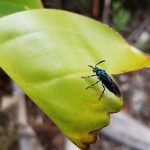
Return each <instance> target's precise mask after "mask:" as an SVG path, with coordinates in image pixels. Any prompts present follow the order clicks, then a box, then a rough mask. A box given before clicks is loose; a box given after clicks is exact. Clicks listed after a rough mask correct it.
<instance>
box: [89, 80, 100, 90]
mask: <svg viewBox="0 0 150 150" xmlns="http://www.w3.org/2000/svg"><path fill="white" fill-rule="evenodd" d="M98 82H100V81H97V82H95V83H94V84H92V85H90V86H88V87H86V90H87V89H88V88H91V87H92V86H94V85H95V84H97V83H98Z"/></svg>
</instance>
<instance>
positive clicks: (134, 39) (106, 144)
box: [0, 0, 150, 150]
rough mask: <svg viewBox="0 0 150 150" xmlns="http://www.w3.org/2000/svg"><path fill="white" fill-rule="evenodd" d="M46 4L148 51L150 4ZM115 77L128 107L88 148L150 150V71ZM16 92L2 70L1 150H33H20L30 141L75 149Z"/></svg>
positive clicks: (39, 147) (148, 0) (60, 0)
mask: <svg viewBox="0 0 150 150" xmlns="http://www.w3.org/2000/svg"><path fill="white" fill-rule="evenodd" d="M42 3H43V6H44V7H45V8H55V9H63V10H67V11H71V12H75V13H78V14H82V15H84V16H88V17H90V18H93V19H96V20H98V21H100V22H103V23H105V24H107V25H108V26H110V27H112V28H113V29H115V30H116V31H117V32H119V33H120V34H121V35H122V36H123V37H124V38H125V39H126V40H127V41H128V42H129V43H130V44H132V45H134V46H136V47H137V48H139V49H140V50H141V51H143V52H145V53H150V0H142V1H141V0H132V1H131V0H42ZM115 78H116V80H117V81H118V85H119V88H120V90H121V92H122V95H123V98H124V108H123V110H122V112H121V113H119V114H116V115H114V117H113V115H112V120H111V125H110V126H109V127H108V128H106V129H104V130H102V131H101V132H100V133H99V135H98V136H99V140H98V141H97V143H96V144H93V145H91V146H90V148H89V149H90V150H136V149H137V150H150V69H148V68H145V69H142V70H139V71H134V72H129V73H125V74H122V75H117V76H115ZM14 89H15V90H14ZM17 90H19V89H17V87H15V86H14V84H13V83H12V81H11V79H10V78H9V77H8V76H7V75H6V74H5V73H4V72H3V71H2V70H0V150H32V149H31V147H30V145H25V147H26V149H21V144H26V143H28V140H29V141H30V142H31V143H32V144H33V145H34V149H35V150H73V149H68V148H67V146H66V143H67V141H66V138H65V137H64V136H63V135H62V133H61V132H60V131H59V129H58V128H57V127H56V126H55V124H54V123H53V122H52V121H51V120H50V119H49V118H48V117H47V116H46V115H45V114H44V113H43V112H42V111H41V110H40V109H39V108H38V107H36V105H35V104H34V103H32V101H30V99H29V98H28V97H27V96H23V94H22V92H21V91H19V93H20V94H19V95H15V92H14V91H17ZM12 95H13V96H12ZM16 97H17V98H16ZM18 97H19V98H18ZM18 99H23V100H22V101H21V102H18V101H19V100H18ZM19 108H22V109H21V110H20V109H19ZM19 115H23V116H24V117H23V118H24V119H22V116H21V117H20V116H19ZM18 122H22V125H21V126H20V124H18ZM23 139H26V140H23ZM20 143H21V144H20Z"/></svg>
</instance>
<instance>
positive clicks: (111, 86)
mask: <svg viewBox="0 0 150 150" xmlns="http://www.w3.org/2000/svg"><path fill="white" fill-rule="evenodd" d="M104 61H105V60H102V61H100V62H98V63H97V64H96V65H95V67H93V66H91V65H89V67H91V68H92V69H93V73H95V74H94V75H90V76H86V77H82V78H90V77H94V76H97V78H98V81H97V82H96V83H94V84H92V85H90V86H88V87H87V88H86V89H88V88H91V87H92V86H94V85H95V84H97V83H99V82H100V81H101V83H102V86H103V91H102V93H101V95H100V97H99V100H100V99H101V97H102V96H103V94H104V92H105V87H106V88H107V89H108V90H109V91H110V92H112V93H114V94H115V95H116V96H118V97H121V93H120V91H119V88H118V87H117V85H116V83H115V82H114V81H113V80H112V79H111V78H110V76H109V75H108V74H107V73H106V72H105V70H102V69H100V68H98V67H97V65H98V64H100V63H102V62H104Z"/></svg>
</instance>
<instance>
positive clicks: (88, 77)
mask: <svg viewBox="0 0 150 150" xmlns="http://www.w3.org/2000/svg"><path fill="white" fill-rule="evenodd" d="M94 76H96V75H95V74H92V75H90V76H85V77H81V78H90V77H94Z"/></svg>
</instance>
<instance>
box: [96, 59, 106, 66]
mask: <svg viewBox="0 0 150 150" xmlns="http://www.w3.org/2000/svg"><path fill="white" fill-rule="evenodd" d="M102 62H105V60H102V61H100V62H98V63H97V64H96V65H95V67H96V66H97V65H98V64H100V63H102Z"/></svg>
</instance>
